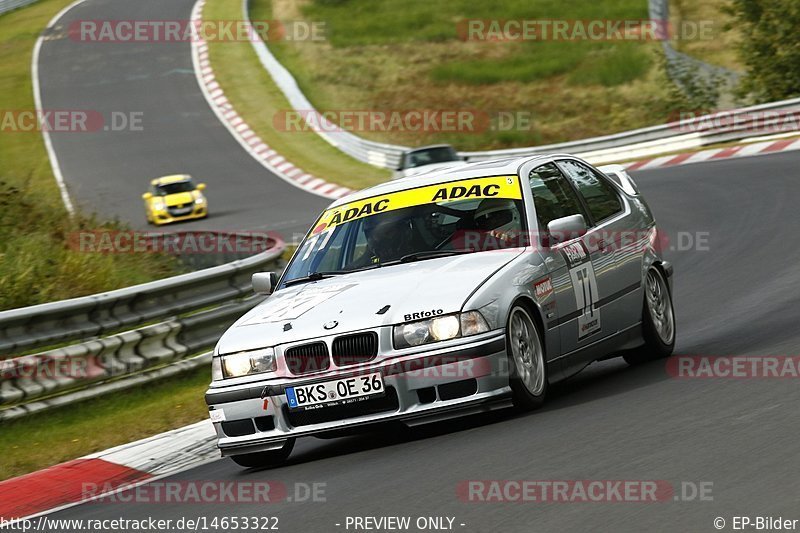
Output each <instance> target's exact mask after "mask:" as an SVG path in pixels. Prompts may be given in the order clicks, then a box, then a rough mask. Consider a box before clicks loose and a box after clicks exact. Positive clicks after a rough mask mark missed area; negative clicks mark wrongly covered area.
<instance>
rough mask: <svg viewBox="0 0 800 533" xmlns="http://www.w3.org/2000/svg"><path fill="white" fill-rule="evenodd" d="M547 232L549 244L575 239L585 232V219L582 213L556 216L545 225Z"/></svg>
mask: <svg viewBox="0 0 800 533" xmlns="http://www.w3.org/2000/svg"><path fill="white" fill-rule="evenodd" d="M547 233H548V234H549V235H550V243H549V244H550V246H553V245H555V244H558V243H560V242H565V241H569V240H571V239H577V238H578V237H582V236H584V235H585V234H586V220H584V218H583V215H570V216H568V217H562V218H557V219H555V220H551V221H550V223H549V224H548V225H547Z"/></svg>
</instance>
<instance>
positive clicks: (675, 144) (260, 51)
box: [243, 0, 800, 169]
mask: <svg viewBox="0 0 800 533" xmlns="http://www.w3.org/2000/svg"><path fill="white" fill-rule="evenodd" d="M248 5H249V4H248V0H243V11H244V18H245V20H249V9H248ZM649 8H650V16H651V18H654V19H660V20H667V19H668V18H669V9H668V0H649ZM251 43H252V45H253V48H254V50H255V52H256V54H257V55H258V57H259V59H260V60H261V64H262V65H263V67H264V68H265V69H266V70H267V72H268V73H269V74H270V76H271V77H272V79H273V80H274V81H275V83H276V84H277V86H278V87H279V88H280V90H281V92H283V94H284V96H285V97H286V98H287V100H289V103H290V104H291V106H292V108H293V109H294V110H295V111H300V112H301V113H302V116H306V115H313V117H314V120H315V121H317V120H320V118H321V114H320V113H319V112H315V109H314V107H313V106H312V104H311V102H309V101H308V99H307V98H306V97H305V95H304V94H303V93H302V91H301V90H300V88H299V87H298V85H297V82H296V81H295V79H294V77H293V76H292V74H291V73H290V72H289V71H288V70H287V69H286V68H285V67H284V66H283V65H281V64H280V62H278V60H277V59H276V58H275V56H273V55H272V53H271V52H270V51H269V49H268V48H267V45H266V44H265V43H264V42H263V41H262V40H261V39H260V37H259V36H258V35H255V36H254V39H252V40H251ZM662 43H663V46H664V51H665V54H667V59H668V62H669V64H671V65H672V66H671V67H670V68H672V69H680V68H687V65H688V67H689V68H699V69H700V70H703V71H708V72H712V71H714V72H716V73H717V74H719V75H720V76H722V77H727V78H729V77H730V76H732V75H735V74H732V73H731V72H730V71H726V70H725V69H721V68H719V67H714V66H713V65H708V64H707V63H703V62H702V61H699V60H697V59H694V58H691V57H690V56H687V55H686V54H682V53H681V52H678V51H677V50H675V49H674V48H673V47H672V45H671V44H670V43H669V42H668V41H663V42H662ZM763 111H775V112H798V111H800V99H792V100H785V101H781V102H772V103H769V104H764V105H758V106H752V107H746V108H742V109H736V110H732V111H729V112H726V113H730V117H731V120H732V121H735V122H741V124H737V126H736V127H735V128H723V129H715V128H713V127H702V126H701V127H698V128H691V127H690V126H691V123H689V124H686V123H680V124H679V123H676V122H672V123H669V124H663V125H658V126H652V127H648V128H641V129H637V130H631V131H625V132H621V133H617V134H613V135H605V136H602V137H594V138H590V139H582V140H578V141H570V142H564V143H557V144H549V145H542V146H532V147H524V148H511V149H503V150H490V151H474V152H459V155H461V156H462V157H464V158H465V159H467V160H468V161H483V160H488V159H497V158H503V157H514V156H524V155H535V154H542V153H560V152H568V153H571V154H575V155H578V156H581V157H584V158H585V159H587V160H589V161H591V162H593V163H597V164H603V163H611V162H618V161H624V160H629V159H636V158H641V157H649V156H653V155H658V154H664V153H669V152H673V151H678V150H691V149H696V148H700V147H703V146H707V145H710V144H717V143H721V142H729V141H735V140H741V139H746V138H747V137H750V136H752V135H754V134H758V132H757V131H755V128H753V127H752V123H754V122H756V121H758V120H759V118H758V117H755V118H754V114H757V113H760V112H763ZM693 122H694V123H696V124H703V123H707V124H712V123H713V116H704V117H697V118H696V119H695V120H694V121H693ZM748 125H750V126H748ZM309 126H311V127H312V128H313V129H317V130H319V129H320V128H314V124H309ZM321 129H323V130H325V131H324V132H320V133H319V135H320V136H321V137H322V138H323V139H325V140H326V141H328V142H329V143H330V144H332V145H333V146H335V147H336V148H338V149H340V150H341V151H342V152H344V153H346V154H348V155H351V156H352V157H354V158H356V159H358V160H360V161H362V162H365V163H369V164H372V165H375V166H380V167H385V168H389V169H394V168H396V167H397V164H398V162H399V160H400V156H401V154H402V152H403V150H407V149H408V147H404V146H399V145H392V144H383V143H378V142H374V141H368V140H365V139H362V138H360V137H357V136H356V135H354V134H352V133H350V132H347V131H336V132H333V133H331V132H329V131H328V130H330V129H334V130H335V129H337V127H336V126H335V125H333V124H330V123H328V124H324V127H323V128H321ZM687 129H690V131H689V132H687V131H686V130H687Z"/></svg>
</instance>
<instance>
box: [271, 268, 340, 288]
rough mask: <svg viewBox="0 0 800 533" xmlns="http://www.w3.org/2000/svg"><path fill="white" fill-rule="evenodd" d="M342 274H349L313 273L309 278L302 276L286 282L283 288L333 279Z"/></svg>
mask: <svg viewBox="0 0 800 533" xmlns="http://www.w3.org/2000/svg"><path fill="white" fill-rule="evenodd" d="M342 274H347V272H312V273H311V274H309V275H308V276H301V277H299V278H294V279H290V280H288V281H284V282H283V286H284V287H288V286H289V285H294V284H296V283H305V282H307V281H319V280H321V279H327V278H332V277H334V276H340V275H342Z"/></svg>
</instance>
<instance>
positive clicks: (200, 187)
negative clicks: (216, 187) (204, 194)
mask: <svg viewBox="0 0 800 533" xmlns="http://www.w3.org/2000/svg"><path fill="white" fill-rule="evenodd" d="M197 190H198V191H204V190H206V184H205V183H198V184H197Z"/></svg>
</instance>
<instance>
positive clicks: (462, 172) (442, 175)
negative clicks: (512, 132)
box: [329, 154, 572, 209]
mask: <svg viewBox="0 0 800 533" xmlns="http://www.w3.org/2000/svg"><path fill="white" fill-rule="evenodd" d="M553 155H554V154H541V155H528V156H523V157H519V156H518V157H510V158H504V159H493V160H489V161H478V162H475V163H464V164H462V165H457V166H453V167H447V168H443V169H434V170H431V171H430V172H425V173H423V174H416V175H413V176H409V177H407V178H400V179H396V180H392V181H387V182H384V183H381V184H379V185H375V186H373V187H369V188H368V189H363V190H360V191H358V192H354V193H351V194H348V195H347V196H343V197H342V198H339V199H338V200H336V201H335V202H333V203H332V204H331V205H330V206H329V209H330V208H333V207H338V206H340V205H344V204H348V203H350V202H353V201H358V200H363V199H365V198H371V197H373V196H378V195H380V194H387V193H393V192H397V191H403V190H406V189H414V188H416V187H424V186H426V185H435V184H437V183H446V182H448V181H455V180H462V179H470V178H481V177H488V176H503V175H512V174H516V173H517V172H518V171H519V167H520V166H522V165H523V164H524V163H527V162H528V161H533V160H535V159H547V158H550V157H553ZM558 155H565V156H566V154H558ZM567 157H572V156H567Z"/></svg>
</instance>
